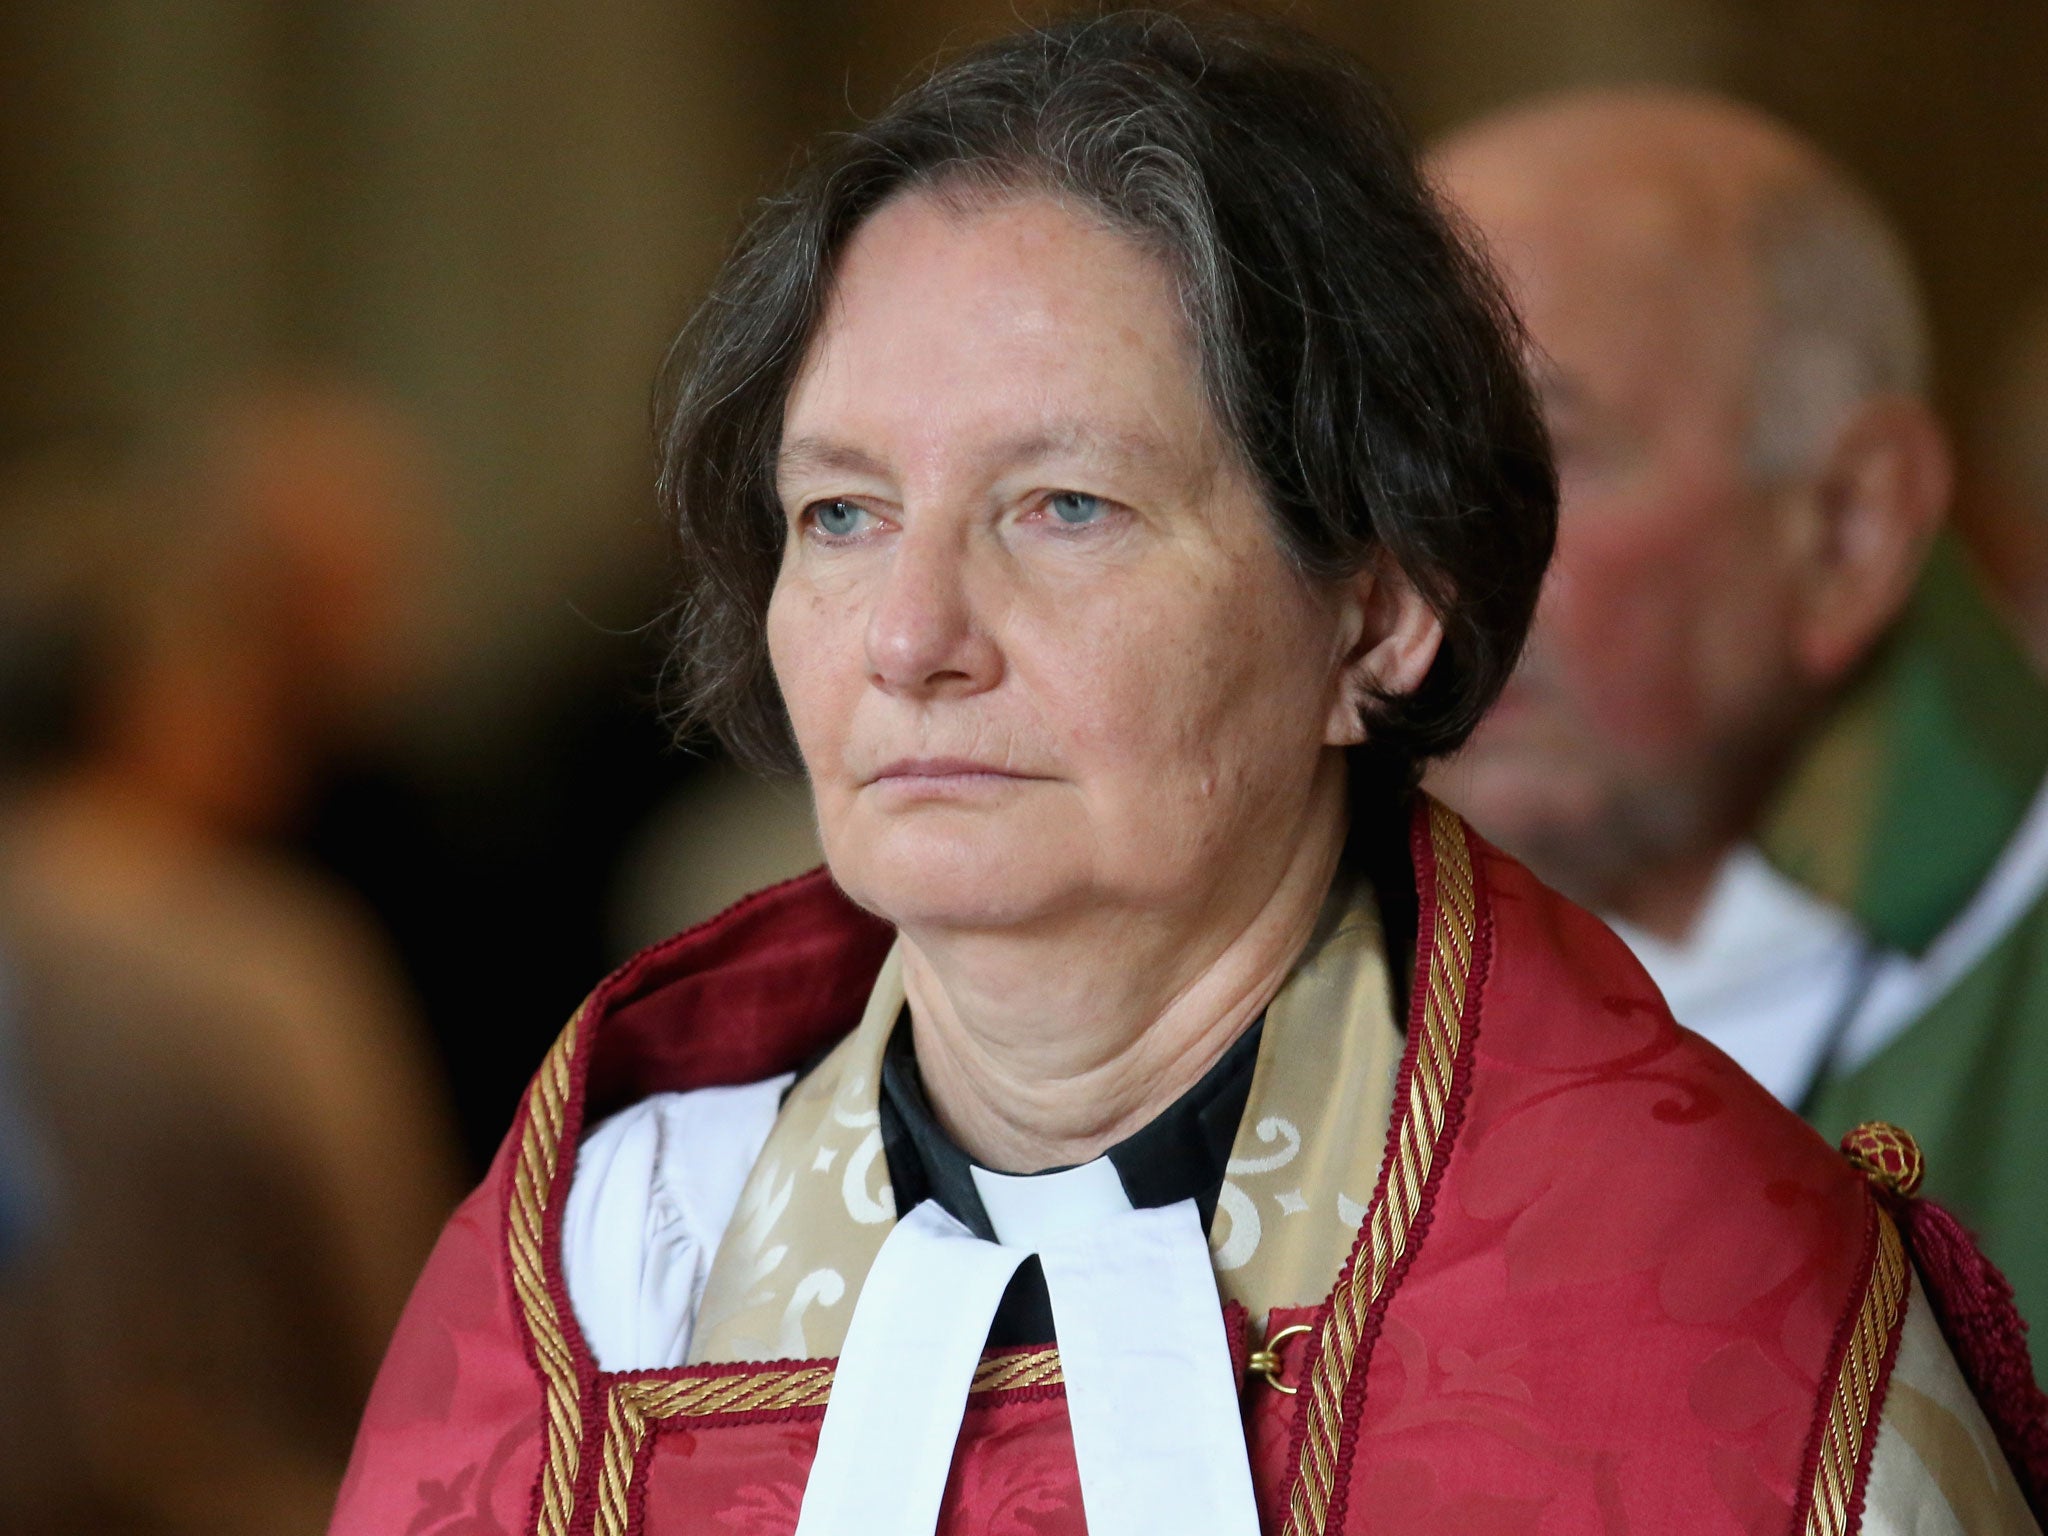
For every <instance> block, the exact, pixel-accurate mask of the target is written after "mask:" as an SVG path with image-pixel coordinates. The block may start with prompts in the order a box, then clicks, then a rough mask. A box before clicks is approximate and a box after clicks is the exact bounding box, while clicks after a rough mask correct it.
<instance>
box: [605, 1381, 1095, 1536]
mask: <svg viewBox="0 0 2048 1536" xmlns="http://www.w3.org/2000/svg"><path fill="white" fill-rule="evenodd" d="M1061 1380H1062V1377H1061V1375H1060V1357H1059V1351H1057V1350H1054V1349H1034V1350H1027V1351H1025V1352H1023V1353H1020V1354H1013V1355H994V1356H990V1357H988V1358H985V1359H984V1360H983V1361H982V1362H981V1364H980V1365H978V1366H977V1367H975V1371H974V1384H973V1386H972V1387H971V1388H970V1390H971V1391H974V1392H1014V1391H1018V1390H1021V1389H1023V1388H1026V1387H1049V1386H1057V1385H1059V1383H1060V1382H1061ZM831 1395H832V1367H831V1366H829V1365H801V1366H795V1367H791V1368H787V1369H773V1368H771V1369H767V1370H760V1371H744V1372H734V1373H731V1374H727V1375H720V1376H696V1377H686V1378H684V1379H682V1380H680V1381H675V1380H671V1381H622V1382H620V1383H619V1384H618V1385H617V1386H616V1387H614V1388H613V1389H612V1394H611V1402H610V1403H609V1405H608V1406H607V1409H606V1413H605V1436H604V1462H603V1464H602V1467H601V1469H600V1471H599V1473H598V1482H597V1519H596V1521H595V1522H594V1524H593V1525H592V1527H591V1529H592V1532H593V1536H625V1531H626V1525H627V1519H628V1515H629V1512H630V1509H629V1505H628V1503H627V1493H628V1491H629V1490H630V1489H631V1488H632V1486H633V1469H634V1467H635V1465H636V1464H637V1463H638V1461H639V1458H640V1448H641V1446H642V1445H643V1444H644V1443H645V1442H646V1439H647V1426H648V1424H649V1422H650V1421H652V1420H655V1419H676V1418H699V1417H703V1416H705V1415H708V1414H714V1413H754V1412H760V1411H769V1410H774V1409H779V1408H822V1407H823V1406H824V1405H825V1402H826V1400H827V1399H828V1398H830V1397H831Z"/></svg>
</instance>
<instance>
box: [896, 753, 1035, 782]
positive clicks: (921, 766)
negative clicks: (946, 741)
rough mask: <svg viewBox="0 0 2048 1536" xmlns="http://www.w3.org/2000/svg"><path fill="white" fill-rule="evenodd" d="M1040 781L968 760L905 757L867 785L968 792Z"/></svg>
mask: <svg viewBox="0 0 2048 1536" xmlns="http://www.w3.org/2000/svg"><path fill="white" fill-rule="evenodd" d="M1039 777H1040V775H1038V774H1033V773H1017V772H1014V771H1013V770H1011V769H1008V768H1003V767H999V766H998V765H997V764H995V763H983V762H977V761H975V760H974V759H973V758H967V757H905V758H899V759H897V761H895V762H893V763H890V764H888V765H887V766H885V767H884V768H882V769H881V770H880V771H879V772H878V773H876V774H875V775H874V776H873V777H872V778H870V779H869V780H868V783H869V784H871V785H884V784H886V785H891V786H895V787H898V788H902V789H946V788H961V789H966V788H971V787H974V786H976V785H981V784H1000V783H1010V784H1023V783H1029V782H1032V781H1033V780H1035V779H1037V778H1039Z"/></svg>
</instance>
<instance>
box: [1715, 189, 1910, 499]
mask: <svg viewBox="0 0 2048 1536" xmlns="http://www.w3.org/2000/svg"><path fill="white" fill-rule="evenodd" d="M1755 241H1756V252H1757V262H1758V267H1759V271H1760V275H1761V279H1762V287H1763V294H1762V306H1761V307H1762V320H1761V325H1760V330H1759V341H1758V355H1757V360H1756V367H1757V373H1756V382H1755V390H1754V395H1753V402H1754V415H1753V419H1752V425H1751V433H1750V444H1749V464H1750V469H1751V472H1752V473H1753V474H1755V475H1756V476H1757V477H1758V478H1760V479H1774V478H1779V477H1783V476H1788V475H1800V474H1804V473H1808V472H1810V471H1811V470H1813V469H1814V468H1816V467H1817V465H1818V463H1819V461H1820V459H1821V458H1822V457H1823V456H1824V455H1825V454H1826V453H1827V451H1828V449H1829V447H1830V445H1831V444H1832V443H1833V442H1834V439H1835V437H1836V435H1837V434H1838V433H1839V432H1840V431H1841V430H1842V428H1843V426H1844V425H1845V424H1846V423H1847V422H1848V420H1849V417H1850V415H1851V414H1852V413H1853V412H1854V411H1855V410H1856V408H1857V407H1858V406H1859V405H1861V404H1862V403H1863V402H1864V401H1866V400H1869V399H1872V398H1874V397H1876V396H1879V395H1891V394H1901V395H1922V394H1924V393H1925V392H1926V390H1927V387H1928V375H1929V370H1930V351H1931V348H1930V343H1929V340H1928V334H1927V319H1926V312H1925V308H1924V306H1923V304H1922V301H1921V296H1920V285H1919V282H1918V280H1917V278H1916V277H1915V275H1914V272H1913V263H1912V258H1911V257H1910V256H1908V255H1907V252H1906V247H1905V243H1904V242H1903V241H1902V240H1900V238H1899V236H1898V234H1897V232H1896V231H1894V230H1893V229H1892V227H1891V225H1890V224H1889V223H1888V222H1887V221H1886V219H1885V217H1884V215H1883V214H1882V213H1881V212H1880V211H1879V210H1878V208H1877V205H1876V204H1875V203H1874V202H1873V201H1872V200H1871V199H1870V198H1869V197H1868V196H1867V195H1866V194H1865V193H1863V192H1862V191H1861V190H1860V189H1859V188H1857V187H1855V186H1854V185H1852V184H1851V183H1850V182H1848V180H1847V179H1846V178H1844V177H1842V176H1841V175H1840V174H1839V173H1835V172H1828V173H1826V174H1818V175H1811V176H1804V177H1801V178H1800V179H1799V180H1798V182H1797V183H1796V184H1792V185H1788V186H1786V187H1783V188H1781V189H1779V190H1778V191H1777V192H1776V193H1775V194H1774V195H1772V196H1771V197H1769V198H1767V199H1766V200H1765V201H1764V203H1763V205H1762V206H1761V207H1760V209H1759V210H1758V216H1757V222H1756V226H1755Z"/></svg>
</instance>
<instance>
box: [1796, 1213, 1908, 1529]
mask: <svg viewBox="0 0 2048 1536" xmlns="http://www.w3.org/2000/svg"><path fill="white" fill-rule="evenodd" d="M1905 1301H1906V1254H1905V1250H1904V1248H1903V1247H1902V1246H1901V1245H1900V1243H1899V1229H1898V1228H1897V1227H1896V1226H1894V1225H1893V1224H1892V1218H1891V1216H1890V1214H1889V1213H1887V1212H1886V1211H1885V1210H1884V1209H1883V1207H1879V1208H1878V1212H1877V1257H1876V1259H1875V1261H1874V1262H1873V1263H1872V1264H1871V1266H1870V1282H1869V1284H1868V1285H1866V1286H1865V1287H1864V1290H1863V1304H1862V1305H1861V1306H1860V1307H1859V1308H1858V1309H1857V1312H1856V1331H1855V1332H1854V1333H1853V1334H1851V1335H1850V1337H1849V1347H1848V1349H1846V1350H1845V1351H1843V1354H1842V1371H1841V1375H1840V1376H1839V1377H1838V1378H1837V1380H1836V1382H1835V1394H1834V1402H1833V1403H1832V1404H1831V1405H1830V1407H1829V1409H1828V1421H1827V1425H1826V1427H1825V1428H1824V1429H1823V1430H1822V1432H1821V1442H1820V1457H1819V1461H1818V1464H1817V1465H1816V1466H1815V1468H1814V1473H1813V1505H1812V1507H1811V1508H1810V1509H1808V1510H1807V1512H1806V1536H1847V1533H1848V1530H1849V1499H1850V1496H1851V1494H1852V1492H1853V1491H1854V1489H1855V1487H1856V1474H1857V1471H1858V1469H1859V1468H1860V1467H1861V1466H1862V1464H1863V1452H1864V1442H1865V1437H1866V1436H1868V1435H1869V1433H1870V1430H1871V1423H1870V1405H1871V1403H1872V1402H1873V1401H1875V1399H1876V1397H1877V1391H1878V1385H1879V1373H1880V1372H1882V1371H1883V1369H1884V1357H1885V1351H1886V1349H1888V1348H1889V1347H1890V1345H1891V1338H1892V1332H1893V1330H1894V1329H1895V1328H1896V1327H1897V1326H1898V1321H1899V1312H1900V1309H1901V1308H1902V1307H1903V1306H1904V1305H1905Z"/></svg>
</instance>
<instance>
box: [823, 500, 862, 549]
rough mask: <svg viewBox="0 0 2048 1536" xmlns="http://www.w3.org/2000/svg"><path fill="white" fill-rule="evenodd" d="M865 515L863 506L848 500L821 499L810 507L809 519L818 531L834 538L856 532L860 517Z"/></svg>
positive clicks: (858, 527) (841, 537)
mask: <svg viewBox="0 0 2048 1536" xmlns="http://www.w3.org/2000/svg"><path fill="white" fill-rule="evenodd" d="M866 516H867V511H866V509H865V508H863V507H859V506H856V505H855V504H854V503H853V502H850V501H841V500H836V499H835V500H832V501H821V502H818V503H817V504H815V505H814V506H813V507H812V508H811V521H812V522H813V523H815V524H816V525H817V528H818V531H819V532H820V533H822V534H825V535H826V536H827V537H829V538H834V539H843V538H845V537H847V536H848V535H849V534H853V533H858V532H859V531H860V524H861V519H862V518H864V517H866Z"/></svg>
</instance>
